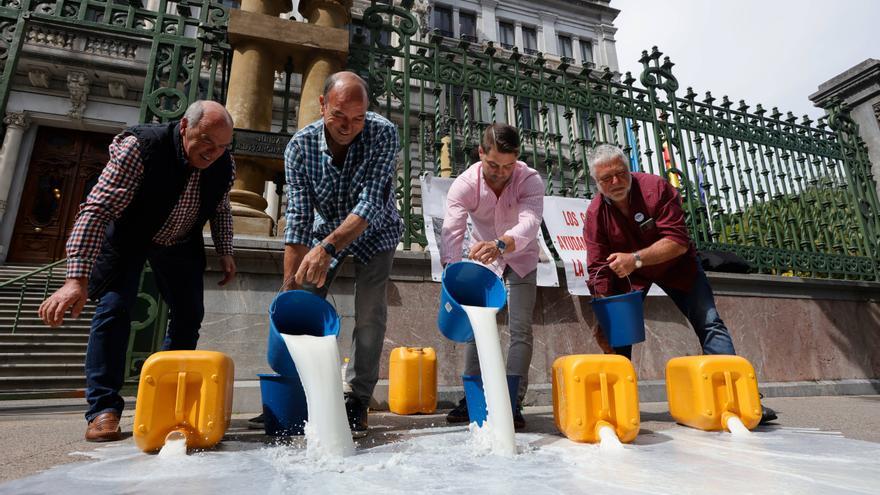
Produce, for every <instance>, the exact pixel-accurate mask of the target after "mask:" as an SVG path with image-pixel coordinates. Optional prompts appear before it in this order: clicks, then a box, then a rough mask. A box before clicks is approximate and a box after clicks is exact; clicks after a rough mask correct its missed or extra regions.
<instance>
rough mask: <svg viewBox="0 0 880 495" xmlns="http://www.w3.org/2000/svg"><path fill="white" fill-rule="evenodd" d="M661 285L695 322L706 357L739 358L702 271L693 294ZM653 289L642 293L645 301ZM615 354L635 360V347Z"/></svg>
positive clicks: (646, 289)
mask: <svg viewBox="0 0 880 495" xmlns="http://www.w3.org/2000/svg"><path fill="white" fill-rule="evenodd" d="M658 285H660V288H661V289H663V290H664V291H665V292H666V294H667V295H668V296H669V298H670V299H672V302H674V303H675V305H676V306H677V307H678V309H679V311H681V313H682V314H683V315H684V316H685V317H686V318H687V319H688V321H689V322H691V326H693V327H694V333H696V334H697V338H698V339H700V346H701V347H702V348H703V354H731V355H733V354H736V351H735V350H734V348H733V341H732V340H731V339H730V332H728V331H727V326H725V325H724V322H723V321H722V320H721V316H719V315H718V310H717V309H715V296H714V295H713V294H712V287H711V286H710V285H709V279H707V278H706V273H705V272H704V271H703V268H702V267H700V266H699V265H698V266H697V277H696V280H695V281H694V286H693V287H692V288H691V290H690V291H683V290H678V289H673V288H671V287H666V286H664V285H662V284H658ZM649 288H650V287H646V288H645V289H644V290H643V291H642V300H644V299H645V297H646V296H647V295H648V289H649ZM614 353H615V354H621V355H623V356H626V357H627V358H632V346H631V345H627V346H623V347H615V348H614Z"/></svg>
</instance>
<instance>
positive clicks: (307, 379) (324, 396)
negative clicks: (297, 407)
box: [282, 334, 354, 457]
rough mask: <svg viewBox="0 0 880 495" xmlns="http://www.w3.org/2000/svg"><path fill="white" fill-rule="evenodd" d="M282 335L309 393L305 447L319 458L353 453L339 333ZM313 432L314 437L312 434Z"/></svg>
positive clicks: (304, 388) (307, 394)
mask: <svg viewBox="0 0 880 495" xmlns="http://www.w3.org/2000/svg"><path fill="white" fill-rule="evenodd" d="M282 337H283V338H284V343H285V344H286V345H287V350H288V351H289V352H290V356H291V357H292V358H293V362H294V364H295V365H296V370H297V372H298V373H299V378H300V380H301V381H302V385H303V390H304V391H305V393H306V404H308V409H309V420H308V422H309V427H308V428H307V431H308V433H307V435H306V441H307V444H306V448H307V449H308V451H309V454H310V455H312V456H316V457H321V456H324V455H330V456H347V455H351V454H353V453H354V443H353V442H352V440H351V430H350V429H349V426H348V418H347V416H346V414H345V404H344V403H343V402H342V382H341V381H340V380H339V366H340V365H339V349H338V348H337V347H336V336H335V335H326V336H323V337H314V336H311V335H289V334H283V335H282ZM312 432H313V433H314V436H312V435H311V434H310V433H312Z"/></svg>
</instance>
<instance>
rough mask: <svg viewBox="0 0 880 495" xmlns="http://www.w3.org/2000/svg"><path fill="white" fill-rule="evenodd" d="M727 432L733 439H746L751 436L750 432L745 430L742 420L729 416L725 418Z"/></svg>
mask: <svg viewBox="0 0 880 495" xmlns="http://www.w3.org/2000/svg"><path fill="white" fill-rule="evenodd" d="M725 426H727V430H728V431H729V432H730V434H731V435H733V436H735V437H748V436H751V434H752V432H750V431H749V429H748V428H746V425H744V424H743V422H742V420H741V419H739V418H738V417H736V416H730V417H729V418H727V425H725Z"/></svg>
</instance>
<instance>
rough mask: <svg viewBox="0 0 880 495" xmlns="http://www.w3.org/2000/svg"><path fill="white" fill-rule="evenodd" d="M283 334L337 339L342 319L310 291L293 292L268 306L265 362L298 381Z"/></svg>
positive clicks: (283, 293)
mask: <svg viewBox="0 0 880 495" xmlns="http://www.w3.org/2000/svg"><path fill="white" fill-rule="evenodd" d="M281 334H288V335H314V336H315V337H322V336H325V335H338V334H339V315H338V314H336V310H335V309H333V306H332V305H331V304H330V303H328V302H327V301H325V300H324V299H321V298H320V297H318V296H316V295H314V294H312V293H311V292H308V291H304V290H291V291H287V292H282V293H280V294H278V295H277V296H275V300H273V301H272V305H271V306H269V343H268V345H267V347H266V358H267V360H268V361H269V366H271V367H272V369H273V370H275V372H276V373H279V374H281V375H284V376H290V377H296V378H297V380H299V375H298V374H297V372H296V366H294V364H293V358H291V357H290V353H289V352H288V351H287V344H285V343H284V339H283V338H282V337H281Z"/></svg>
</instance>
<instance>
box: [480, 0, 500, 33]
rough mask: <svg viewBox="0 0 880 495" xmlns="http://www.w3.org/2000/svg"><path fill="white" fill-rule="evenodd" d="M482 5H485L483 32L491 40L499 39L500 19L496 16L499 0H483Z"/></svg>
mask: <svg viewBox="0 0 880 495" xmlns="http://www.w3.org/2000/svg"><path fill="white" fill-rule="evenodd" d="M480 5H482V6H483V10H482V14H483V15H482V25H481V26H480V27H481V28H482V29H483V34H484V35H485V36H486V39H487V40H489V41H498V21H497V20H496V18H495V9H496V8H497V7H498V2H497V1H496V0H481V1H480Z"/></svg>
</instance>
